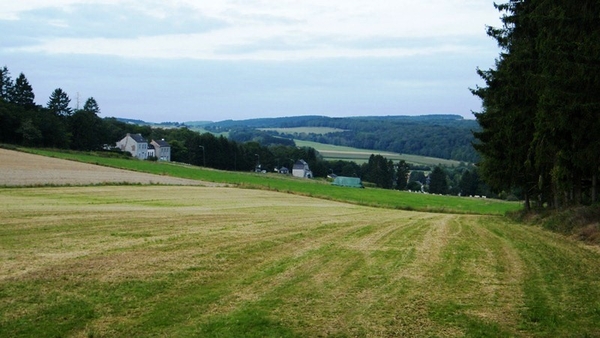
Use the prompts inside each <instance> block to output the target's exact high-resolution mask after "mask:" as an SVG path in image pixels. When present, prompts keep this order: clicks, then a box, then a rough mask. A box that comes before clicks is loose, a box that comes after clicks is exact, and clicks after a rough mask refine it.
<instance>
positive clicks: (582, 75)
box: [473, 0, 600, 207]
mask: <svg viewBox="0 0 600 338" xmlns="http://www.w3.org/2000/svg"><path fill="white" fill-rule="evenodd" d="M497 8H498V9H499V10H500V11H501V12H503V13H504V15H503V17H502V21H503V27H502V28H499V29H497V28H489V29H488V34H489V35H490V36H492V37H493V38H495V39H496V40H497V41H498V45H499V46H500V47H501V48H502V53H501V55H500V58H499V59H498V60H497V63H496V68H495V69H491V70H489V71H478V73H479V75H481V77H482V78H483V79H484V80H485V82H486V87H484V88H477V89H476V90H473V93H474V94H475V95H477V96H479V97H480V98H481V99H482V101H483V107H484V109H483V111H482V112H480V113H477V114H476V117H477V121H478V122H479V124H480V125H481V127H482V130H481V132H478V133H475V137H476V138H477V139H478V140H479V143H478V144H476V145H475V148H476V149H477V150H478V151H479V152H480V154H481V155H482V162H481V165H480V168H481V173H482V175H483V177H484V178H485V179H486V181H487V182H488V183H489V184H490V186H491V187H492V188H495V189H496V190H500V189H506V190H509V189H511V188H517V189H520V190H522V191H523V192H524V194H525V199H526V205H527V207H529V203H528V202H529V198H530V197H532V196H535V197H537V201H539V202H540V204H542V203H546V204H548V205H554V206H556V207H558V206H560V205H562V204H565V203H574V204H579V203H581V202H582V201H583V200H584V198H585V197H586V196H588V197H589V198H588V199H589V200H590V201H595V200H596V198H597V197H596V195H597V192H596V190H597V189H596V184H597V175H598V172H599V169H600V135H599V134H598V133H596V132H590V130H600V121H599V119H598V112H599V111H600V63H599V60H600V47H599V44H598V41H600V2H599V1H593V0H584V1H577V2H573V1H565V0H545V1H542V0H511V1H509V2H508V3H506V4H502V5H497ZM589 181H591V182H592V183H591V184H590V185H591V189H589V187H588V190H587V191H589V193H584V190H585V189H584V185H583V184H582V182H589Z"/></svg>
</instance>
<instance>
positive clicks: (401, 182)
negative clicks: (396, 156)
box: [396, 160, 410, 190]
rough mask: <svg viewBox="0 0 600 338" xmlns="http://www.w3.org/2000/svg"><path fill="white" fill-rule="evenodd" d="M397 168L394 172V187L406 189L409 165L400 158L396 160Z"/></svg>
mask: <svg viewBox="0 0 600 338" xmlns="http://www.w3.org/2000/svg"><path fill="white" fill-rule="evenodd" d="M397 168H398V169H397V174H396V175H397V176H396V177H397V179H396V189H398V190H406V187H407V185H408V175H409V173H410V167H409V166H408V163H406V161H404V160H400V162H398V167H397Z"/></svg>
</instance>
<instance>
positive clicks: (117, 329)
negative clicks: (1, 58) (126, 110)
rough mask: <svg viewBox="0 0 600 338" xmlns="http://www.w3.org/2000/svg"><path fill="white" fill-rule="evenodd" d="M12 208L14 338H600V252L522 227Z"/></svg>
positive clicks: (42, 196) (311, 212)
mask: <svg viewBox="0 0 600 338" xmlns="http://www.w3.org/2000/svg"><path fill="white" fill-rule="evenodd" d="M144 165H145V164H144ZM202 175H204V172H203V171H199V172H198V176H202ZM262 179H264V178H262ZM257 180H259V178H257ZM315 186H316V185H315ZM338 191H348V192H349V193H350V192H351V194H354V193H357V194H358V193H359V192H361V191H362V192H364V193H368V192H369V191H370V190H369V189H366V190H341V189H340V190H338ZM373 191H375V190H373ZM399 196H403V195H399ZM421 197H422V196H421ZM0 205H2V208H0V336H2V337H236V338H237V337H599V336H600V326H599V325H598V323H600V252H598V250H595V249H594V248H590V247H586V246H583V245H582V244H580V243H577V242H575V241H572V240H569V239H567V238H565V237H562V236H559V235H556V234H554V233H551V232H547V231H544V230H541V229H540V228H538V227H534V226H524V225H522V224H517V223H513V222H511V221H510V220H508V219H507V218H504V217H499V216H487V215H457V214H442V213H426V212H413V211H404V210H391V209H383V208H371V207H365V206H359V205H354V204H347V203H338V202H335V201H328V200H322V199H315V198H309V197H306V196H299V195H292V194H284V193H278V192H273V191H265V190H256V189H238V188H227V187H196V186H184V187H181V186H156V185H154V186H153V185H149V186H137V185H136V186H90V187H37V188H0Z"/></svg>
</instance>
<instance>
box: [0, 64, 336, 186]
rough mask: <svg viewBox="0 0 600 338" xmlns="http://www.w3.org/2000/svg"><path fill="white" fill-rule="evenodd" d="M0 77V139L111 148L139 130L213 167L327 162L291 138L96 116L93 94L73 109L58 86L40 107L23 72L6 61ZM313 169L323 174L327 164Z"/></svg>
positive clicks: (180, 156)
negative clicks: (251, 137) (238, 136)
mask: <svg viewBox="0 0 600 338" xmlns="http://www.w3.org/2000/svg"><path fill="white" fill-rule="evenodd" d="M0 79H1V82H0V143H8V144H14V145H23V146H29V147H52V148H59V149H73V150H83V151H102V150H106V149H109V148H111V147H113V146H114V145H115V143H116V142H117V141H119V140H120V139H122V138H123V137H124V136H125V135H126V134H127V133H134V134H138V133H139V134H142V135H143V136H144V137H145V138H147V139H165V140H166V141H167V142H169V144H170V145H171V152H172V153H171V158H172V160H173V161H178V162H184V163H189V164H194V165H200V166H203V165H206V166H207V167H211V168H215V169H223V170H243V171H246V170H254V169H255V167H256V166H257V165H260V166H261V168H262V167H265V168H271V169H272V168H274V167H275V166H278V165H282V166H283V165H289V164H288V163H289V162H290V159H295V160H297V159H301V158H303V159H305V160H307V161H310V162H312V163H313V164H314V166H315V168H320V167H327V166H326V165H322V166H319V165H318V164H317V162H318V158H317V155H316V152H315V151H314V149H312V150H311V149H297V148H296V147H294V146H293V141H292V143H291V145H292V146H288V147H269V146H265V145H262V144H260V143H259V142H243V143H242V142H236V141H233V140H229V139H227V138H225V137H216V136H214V135H212V134H210V133H205V134H199V133H197V132H194V131H191V130H189V129H187V128H185V127H182V128H168V129H162V128H152V127H151V126H148V125H136V124H132V123H126V122H124V121H121V120H118V119H116V118H111V117H109V118H101V117H100V116H99V115H100V107H99V104H98V102H97V101H96V100H95V99H94V98H93V97H90V98H88V99H87V100H86V101H85V104H84V105H83V108H82V109H72V108H71V107H70V103H71V100H70V98H69V96H68V95H67V93H65V92H64V91H63V90H62V89H61V88H57V89H56V90H54V92H53V93H52V94H51V96H50V97H49V99H48V102H47V104H46V106H40V105H36V104H35V101H34V100H35V94H34V92H33V88H32V86H31V84H30V83H29V81H28V80H27V77H26V76H25V75H24V74H23V73H21V74H19V76H18V77H17V78H16V79H15V80H13V79H12V78H11V77H10V72H9V71H8V68H7V67H6V66H5V67H3V68H2V69H0ZM174 126H176V125H175V123H174ZM269 137H271V138H272V136H269ZM287 141H289V140H287ZM113 151H115V150H113ZM122 155H123V156H128V153H123V154H122ZM317 172H318V173H322V176H325V175H327V170H326V169H322V170H320V171H317Z"/></svg>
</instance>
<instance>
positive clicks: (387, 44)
mask: <svg viewBox="0 0 600 338" xmlns="http://www.w3.org/2000/svg"><path fill="white" fill-rule="evenodd" d="M486 25H492V26H499V25H500V23H499V13H498V12H497V10H496V9H495V8H494V6H493V1H492V0H489V1H488V0H417V1H415V0H410V1H409V0H295V1H292V0H277V1H275V0H173V1H163V0H124V1H118V0H20V1H5V2H4V3H3V4H2V6H0V31H1V32H2V34H0V66H4V65H6V66H7V67H8V69H9V71H10V72H11V76H12V77H13V79H14V78H16V77H17V76H18V74H19V73H21V72H23V73H24V74H25V75H26V76H27V79H28V80H29V82H30V83H31V85H32V86H33V89H34V93H35V95H36V102H37V103H38V104H41V105H46V103H47V101H48V97H49V96H50V94H51V93H52V91H53V90H54V89H55V88H62V89H63V90H64V91H66V92H67V93H68V94H69V96H70V97H71V100H72V106H73V107H74V108H75V107H76V105H77V97H79V105H80V107H81V106H83V102H84V101H85V100H86V99H87V98H88V97H90V96H93V97H94V98H95V99H96V100H97V102H98V104H99V105H100V109H101V116H117V117H126V118H134V119H142V120H146V121H152V122H161V121H179V122H183V121H198V120H200V121H221V120H226V119H247V118H256V117H279V116H295V115H326V116H332V117H334V116H364V115H426V114H458V115H462V116H464V117H465V118H473V115H472V114H471V111H472V110H475V111H478V110H479V109H480V106H481V105H480V101H479V100H478V99H477V98H476V97H474V96H473V95H472V94H471V93H470V92H469V88H472V87H475V85H477V84H481V80H480V79H479V77H478V76H477V74H476V73H475V71H476V68H477V67H480V68H483V69H487V68H489V67H490V66H492V65H493V63H494V59H495V58H496V57H497V56H498V52H499V50H498V48H497V47H496V44H495V43H494V41H493V40H492V39H491V38H489V37H487V36H486V34H485V26H486Z"/></svg>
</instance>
